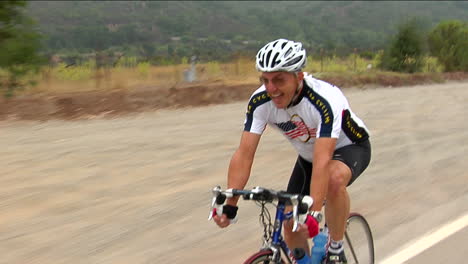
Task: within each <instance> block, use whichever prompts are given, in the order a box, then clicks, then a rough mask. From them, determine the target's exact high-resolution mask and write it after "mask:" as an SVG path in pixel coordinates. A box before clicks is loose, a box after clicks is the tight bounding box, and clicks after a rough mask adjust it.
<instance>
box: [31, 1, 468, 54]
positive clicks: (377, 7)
mask: <svg viewBox="0 0 468 264" xmlns="http://www.w3.org/2000/svg"><path fill="white" fill-rule="evenodd" d="M28 14H29V15H30V16H32V17H33V18H34V19H35V20H36V21H37V22H38V25H39V28H40V31H41V32H42V33H44V35H45V36H46V42H45V43H46V48H47V49H48V50H69V49H75V50H88V51H89V50H96V49H108V48H109V47H120V48H123V47H126V48H127V49H128V48H129V47H134V46H145V47H146V49H147V50H149V52H151V51H152V52H154V51H157V50H158V49H159V48H160V47H161V46H164V47H165V49H167V47H168V46H167V44H168V43H174V42H177V41H179V43H195V42H199V41H205V42H206V41H218V42H223V43H225V44H226V45H227V46H229V45H231V46H236V43H237V44H238V46H242V44H243V45H248V44H247V43H248V42H247V41H250V43H258V42H256V41H260V42H262V43H263V42H265V41H269V40H272V39H275V38H278V37H285V38H292V39H295V40H300V41H303V42H304V43H305V44H306V45H307V46H309V47H314V48H319V47H326V48H360V49H379V48H381V47H382V46H383V45H384V43H385V41H386V40H387V39H388V36H389V34H392V33H395V32H396V31H397V27H398V24H400V23H402V22H403V21H405V20H407V19H409V18H418V19H419V20H420V21H421V24H422V25H423V26H424V27H426V28H431V27H433V26H435V25H436V24H437V23H438V22H440V21H442V20H449V19H458V20H465V21H466V20H467V19H468V2H462V1H453V2H442V1H413V2H400V1H384V2H382V1H339V2H325V1H309V2H299V1H239V2H237V1H118V2H117V1H31V2H29V6H28ZM254 46H255V47H252V48H255V49H256V48H258V44H256V45H254ZM213 52H221V51H213Z"/></svg>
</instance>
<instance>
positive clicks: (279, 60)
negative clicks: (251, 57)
mask: <svg viewBox="0 0 468 264" xmlns="http://www.w3.org/2000/svg"><path fill="white" fill-rule="evenodd" d="M306 62H307V56H306V51H305V49H304V48H302V43H300V42H294V41H291V40H287V39H277V40H274V41H272V42H270V43H268V44H266V45H265V46H264V47H263V48H261V49H260V50H259V51H258V53H257V56H256V63H255V66H256V67H257V70H258V71H261V72H275V71H286V72H297V71H300V70H301V69H302V68H303V67H304V66H305V65H306Z"/></svg>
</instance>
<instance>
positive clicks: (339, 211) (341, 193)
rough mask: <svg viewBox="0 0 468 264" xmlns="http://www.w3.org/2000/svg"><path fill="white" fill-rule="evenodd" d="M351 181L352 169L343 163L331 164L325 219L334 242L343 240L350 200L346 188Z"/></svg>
mask: <svg viewBox="0 0 468 264" xmlns="http://www.w3.org/2000/svg"><path fill="white" fill-rule="evenodd" d="M350 179H351V169H350V168H349V167H348V166H347V165H346V164H344V163H343V162H341V161H338V160H332V161H331V163H330V179H329V182H328V194H327V200H326V206H325V218H326V221H327V225H328V228H329V231H330V237H331V239H333V240H334V241H340V240H343V237H344V232H345V227H346V219H347V218H348V215H349V210H350V200H349V195H348V191H347V190H346V186H347V185H348V182H349V181H350Z"/></svg>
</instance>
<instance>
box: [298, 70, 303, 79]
mask: <svg viewBox="0 0 468 264" xmlns="http://www.w3.org/2000/svg"><path fill="white" fill-rule="evenodd" d="M297 79H298V80H299V81H302V80H304V72H301V71H300V72H298V73H297Z"/></svg>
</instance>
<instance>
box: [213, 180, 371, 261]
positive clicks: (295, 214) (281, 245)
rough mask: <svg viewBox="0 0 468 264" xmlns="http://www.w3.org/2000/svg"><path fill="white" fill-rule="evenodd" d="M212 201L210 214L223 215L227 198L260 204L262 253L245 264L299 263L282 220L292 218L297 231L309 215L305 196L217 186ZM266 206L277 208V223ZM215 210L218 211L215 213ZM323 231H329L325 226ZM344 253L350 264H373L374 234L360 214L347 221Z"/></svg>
mask: <svg viewBox="0 0 468 264" xmlns="http://www.w3.org/2000/svg"><path fill="white" fill-rule="evenodd" d="M212 192H213V198H212V202H211V209H210V215H209V217H208V220H211V218H212V217H213V212H214V211H216V213H217V214H218V215H221V214H222V207H223V205H224V203H225V201H226V199H227V198H231V197H234V196H242V197H243V199H244V200H252V201H255V202H256V203H257V205H259V207H260V208H261V209H260V215H259V220H260V223H261V224H262V225H263V244H262V246H261V248H260V250H259V251H258V252H257V253H255V254H253V255H251V256H250V257H249V258H247V260H245V262H244V264H261V263H269V264H294V263H296V260H295V259H294V257H293V253H292V251H291V250H290V249H289V248H288V246H287V245H286V242H285V241H284V240H283V237H282V235H281V231H282V227H283V221H285V220H288V219H291V218H292V219H293V221H294V222H293V231H297V229H298V225H299V215H300V214H303V213H306V212H307V210H308V205H307V204H306V203H303V202H302V200H303V199H304V197H305V196H304V195H298V194H291V193H286V192H284V191H275V190H272V189H266V188H262V187H255V188H253V189H252V190H238V189H228V190H222V189H221V187H220V186H216V187H214V188H213V190H212ZM267 204H273V205H274V206H275V207H276V215H275V218H274V221H272V219H271V215H270V212H269V209H268V208H267V207H266V205H267ZM286 206H292V209H293V210H292V212H289V213H286V212H285V210H286ZM214 209H216V210H214ZM321 230H326V223H325V224H324V226H323V227H322V229H321ZM345 254H346V256H347V258H348V263H350V264H351V263H363V264H373V263H374V242H373V238H372V232H371V229H370V227H369V224H368V222H367V220H366V219H365V218H364V217H363V216H362V215H360V214H359V213H351V214H350V215H349V217H348V219H347V223H346V231H345Z"/></svg>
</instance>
